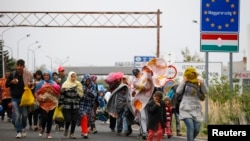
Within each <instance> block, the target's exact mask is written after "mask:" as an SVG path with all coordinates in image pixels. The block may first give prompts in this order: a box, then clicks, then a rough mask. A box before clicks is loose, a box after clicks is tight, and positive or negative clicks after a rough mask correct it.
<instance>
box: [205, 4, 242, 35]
mask: <svg viewBox="0 0 250 141" xmlns="http://www.w3.org/2000/svg"><path fill="white" fill-rule="evenodd" d="M239 1H240V0H201V32H239V14H240V13H239Z"/></svg>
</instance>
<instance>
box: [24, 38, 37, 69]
mask: <svg viewBox="0 0 250 141" xmlns="http://www.w3.org/2000/svg"><path fill="white" fill-rule="evenodd" d="M37 43H39V42H38V41H35V42H34V43H32V44H30V45H29V46H28V48H27V49H28V50H27V67H29V50H30V48H31V47H32V46H33V45H35V44H37Z"/></svg>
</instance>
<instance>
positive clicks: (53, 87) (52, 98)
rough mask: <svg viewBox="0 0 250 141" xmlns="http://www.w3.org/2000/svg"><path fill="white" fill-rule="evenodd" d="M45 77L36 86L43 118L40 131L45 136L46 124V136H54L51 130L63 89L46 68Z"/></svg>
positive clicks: (36, 94) (40, 134)
mask: <svg viewBox="0 0 250 141" xmlns="http://www.w3.org/2000/svg"><path fill="white" fill-rule="evenodd" d="M43 77H44V80H42V81H40V82H39V83H38V84H37V86H36V88H35V96H36V98H37V101H38V105H39V107H40V112H41V113H40V114H41V120H42V129H41V130H40V132H39V136H40V137H42V136H43V133H44V131H45V126H46V133H47V136H46V137H47V138H52V136H51V135H50V131H51V128H52V121H53V114H54V111H55V108H56V106H57V105H58V97H59V95H60V93H61V91H60V86H59V85H58V84H57V83H56V82H55V81H53V80H52V79H53V78H52V73H51V71H49V70H45V71H44V72H43Z"/></svg>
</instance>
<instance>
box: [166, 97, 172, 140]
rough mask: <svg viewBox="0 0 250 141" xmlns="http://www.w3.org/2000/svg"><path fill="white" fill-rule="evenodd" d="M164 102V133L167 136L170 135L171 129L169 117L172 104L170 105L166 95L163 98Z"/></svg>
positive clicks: (169, 136) (170, 116)
mask: <svg viewBox="0 0 250 141" xmlns="http://www.w3.org/2000/svg"><path fill="white" fill-rule="evenodd" d="M164 102H165V108H166V130H165V135H166V136H167V137H168V138H171V137H172V129H171V118H172V113H173V112H172V106H171V100H170V98H168V97H165V98H164Z"/></svg>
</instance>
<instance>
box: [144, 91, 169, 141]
mask: <svg viewBox="0 0 250 141" xmlns="http://www.w3.org/2000/svg"><path fill="white" fill-rule="evenodd" d="M162 98H163V92H161V91H156V92H155V93H154V94H153V99H151V100H150V101H149V102H148V104H147V108H146V109H147V112H148V123H147V129H148V137H147V141H153V139H154V134H155V133H156V134H157V135H156V140H157V141H162V140H163V130H164V128H165V127H166V124H165V123H166V109H165V103H164V101H163V100H162Z"/></svg>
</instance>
